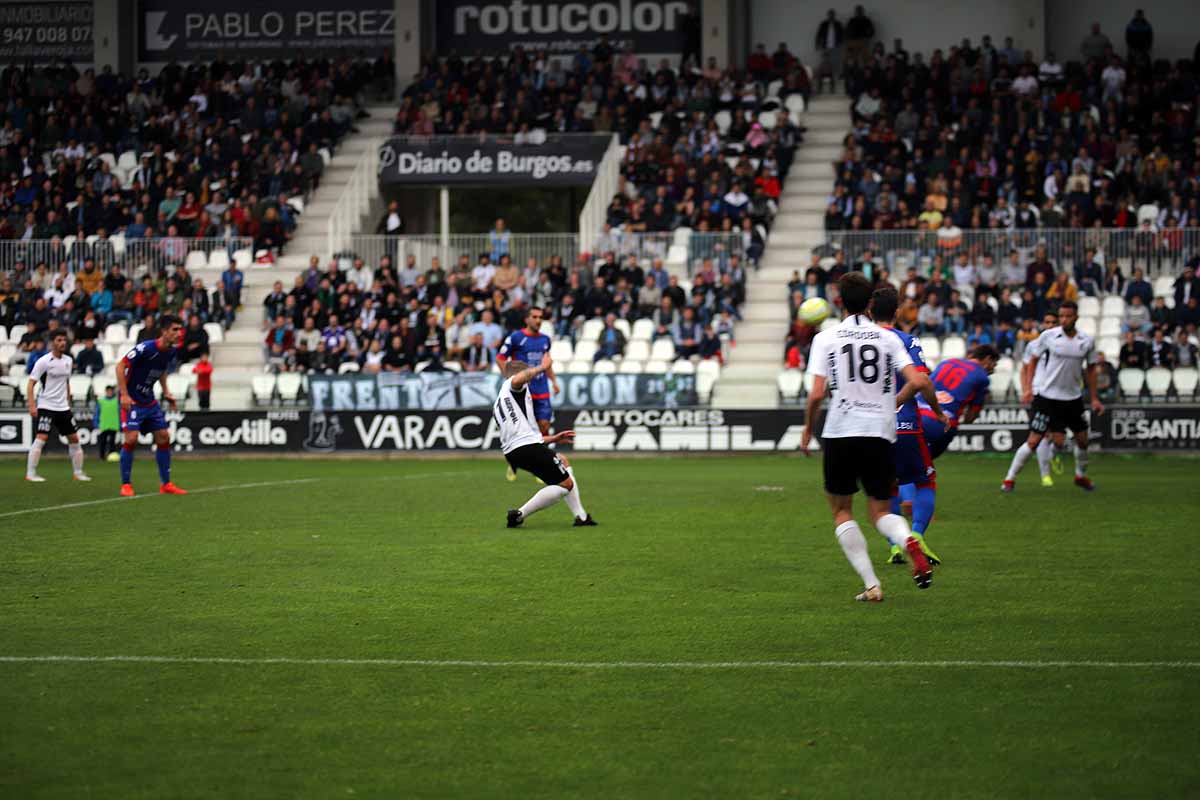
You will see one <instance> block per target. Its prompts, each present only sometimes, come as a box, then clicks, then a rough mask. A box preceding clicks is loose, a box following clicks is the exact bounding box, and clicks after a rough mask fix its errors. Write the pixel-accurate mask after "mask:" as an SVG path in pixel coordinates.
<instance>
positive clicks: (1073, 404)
mask: <svg viewBox="0 0 1200 800" xmlns="http://www.w3.org/2000/svg"><path fill="white" fill-rule="evenodd" d="M1030 414H1031V416H1030V420H1029V430H1031V431H1033V432H1034V433H1040V434H1044V433H1046V432H1050V433H1064V432H1065V431H1066V430H1067V429H1068V428H1070V429H1071V433H1079V432H1080V431H1087V429H1088V424H1087V420H1085V419H1084V418H1083V398H1082V397H1077V398H1075V399H1074V400H1051V399H1050V398H1048V397H1042V396H1041V395H1040V394H1039V395H1036V396H1035V397H1034V398H1033V406H1032V408H1030Z"/></svg>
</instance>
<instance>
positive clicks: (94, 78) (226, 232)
mask: <svg viewBox="0 0 1200 800" xmlns="http://www.w3.org/2000/svg"><path fill="white" fill-rule="evenodd" d="M375 69H376V67H375V65H373V64H371V63H369V62H351V61H347V60H342V61H337V62H329V61H311V62H310V61H295V62H291V63H284V62H275V63H254V62H237V63H226V62H223V61H220V60H217V61H214V62H211V63H207V64H192V65H190V66H187V67H184V66H181V65H179V64H174V63H172V64H168V65H167V66H165V67H164V68H163V69H162V70H161V71H160V72H159V74H158V75H157V76H154V77H152V76H151V75H150V74H149V73H148V72H147V71H146V70H145V69H142V70H140V71H139V73H138V74H137V75H136V76H133V77H130V76H126V75H123V74H118V73H113V72H112V70H111V69H110V68H108V67H105V68H104V69H103V70H102V72H101V73H100V74H99V75H97V74H95V72H94V70H92V69H90V68H89V69H87V70H85V71H83V72H82V73H81V72H80V71H79V70H78V69H76V68H75V67H73V66H71V65H70V64H64V63H54V64H51V65H49V66H46V67H29V68H24V67H19V66H8V67H6V68H4V70H3V71H2V72H0V91H2V92H3V99H2V100H0V103H2V108H0V173H2V174H3V175H4V176H6V178H7V179H6V180H4V181H3V182H0V240H17V241H30V240H53V241H55V242H56V243H59V244H60V245H61V246H60V247H58V248H55V249H54V250H52V251H50V253H49V254H47V253H46V252H43V251H42V250H38V249H36V248H34V249H29V250H23V249H21V248H20V247H14V246H5V247H4V248H3V251H2V252H0V256H2V257H3V264H2V265H0V266H2V267H3V268H8V269H11V268H12V267H13V266H14V264H15V262H16V261H18V260H21V261H31V263H28V264H26V266H28V267H29V268H30V269H34V270H36V269H37V268H38V266H39V264H38V263H37V260H41V261H45V262H46V264H47V266H48V268H49V269H51V270H56V269H58V267H59V266H60V264H61V263H63V262H66V263H68V265H69V266H70V267H71V269H72V271H75V270H78V269H80V268H81V267H82V266H83V262H84V261H85V260H86V259H87V258H93V259H94V260H95V261H96V262H97V265H98V267H99V268H101V269H103V270H106V271H107V268H108V266H109V264H110V263H113V262H115V261H119V260H121V252H122V250H123V249H129V250H130V253H131V255H134V256H136V257H138V258H142V257H143V255H144V253H145V251H143V250H140V249H138V248H122V247H115V246H114V245H113V242H112V241H111V240H112V238H113V237H115V236H118V235H119V236H121V237H122V238H123V239H124V243H126V244H127V243H131V242H134V241H137V240H142V239H152V238H154V237H169V238H170V239H174V240H180V242H179V244H178V245H177V246H178V247H179V248H180V249H181V251H182V252H183V253H186V250H187V247H186V242H185V241H184V240H187V239H190V238H195V237H212V238H225V237H233V236H239V237H241V236H244V237H250V238H252V239H253V241H254V245H255V248H256V250H268V251H272V252H277V251H278V250H280V249H281V248H282V247H283V246H284V244H285V243H286V241H287V239H288V237H289V235H290V232H291V229H292V228H294V226H295V221H296V220H295V217H296V213H297V212H296V210H295V209H294V208H293V207H292V206H291V205H289V204H288V202H287V201H288V199H289V198H291V197H297V196H299V197H304V196H306V195H307V194H308V192H309V191H310V190H311V189H313V188H314V187H315V186H316V185H317V184H318V183H319V181H320V178H321V174H322V171H323V170H324V164H325V162H324V158H323V157H322V155H321V153H320V151H321V149H327V151H332V150H333V149H334V148H335V147H336V146H337V143H338V142H339V140H340V139H341V138H342V137H343V136H344V135H345V134H346V133H347V132H349V131H351V130H352V129H353V127H354V124H355V121H356V119H357V118H358V117H359V115H361V114H362V113H364V112H363V111H362V110H361V107H360V106H359V105H358V101H357V98H358V97H359V93H360V91H361V88H362V87H363V86H364V85H367V84H368V83H369V80H370V79H371V77H372V76H373V75H374V72H375ZM118 155H122V156H124V157H123V158H121V159H120V160H118ZM68 237H72V238H74V239H76V240H77V241H76V242H74V246H68V245H67V244H66V243H65V242H66V240H67V239H68ZM88 237H97V238H93V239H92V240H91V241H87V240H88ZM0 244H3V242H2V241H0ZM162 255H163V256H164V260H163V263H171V262H172V259H171V256H173V255H175V253H173V252H166V253H162ZM32 259H36V260H32ZM18 288H21V287H18Z"/></svg>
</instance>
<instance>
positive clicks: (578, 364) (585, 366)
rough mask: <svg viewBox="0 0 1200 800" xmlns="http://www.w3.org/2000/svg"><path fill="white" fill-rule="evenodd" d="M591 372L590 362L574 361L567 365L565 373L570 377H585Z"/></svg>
mask: <svg viewBox="0 0 1200 800" xmlns="http://www.w3.org/2000/svg"><path fill="white" fill-rule="evenodd" d="M591 371H592V362H591V361H580V360H579V359H576V360H575V361H572V362H571V363H570V364H567V373H568V374H570V375H587V374H589V373H590V372H591Z"/></svg>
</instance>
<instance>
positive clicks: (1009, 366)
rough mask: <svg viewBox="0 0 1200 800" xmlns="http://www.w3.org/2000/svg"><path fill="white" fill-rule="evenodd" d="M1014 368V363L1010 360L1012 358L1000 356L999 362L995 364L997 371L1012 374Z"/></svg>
mask: <svg viewBox="0 0 1200 800" xmlns="http://www.w3.org/2000/svg"><path fill="white" fill-rule="evenodd" d="M1016 368H1017V367H1016V362H1015V361H1013V360H1012V356H1000V360H999V361H997V362H996V370H997V371H1001V370H1003V371H1004V372H1012V371H1014V370H1015V369H1016Z"/></svg>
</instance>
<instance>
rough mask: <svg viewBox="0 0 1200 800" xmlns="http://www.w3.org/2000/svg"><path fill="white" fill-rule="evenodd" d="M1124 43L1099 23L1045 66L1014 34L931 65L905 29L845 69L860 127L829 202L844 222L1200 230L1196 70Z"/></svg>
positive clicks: (830, 226)
mask: <svg viewBox="0 0 1200 800" xmlns="http://www.w3.org/2000/svg"><path fill="white" fill-rule="evenodd" d="M1127 33H1128V35H1127V51H1126V52H1125V53H1123V54H1118V52H1117V51H1116V50H1115V48H1114V47H1113V45H1112V43H1111V42H1110V41H1109V40H1108V37H1107V36H1106V35H1105V34H1104V33H1103V32H1102V31H1101V30H1100V26H1099V25H1093V26H1092V30H1091V33H1090V34H1089V35H1088V36H1087V37H1086V38H1085V39H1084V40H1083V42H1082V44H1081V47H1080V52H1079V54H1078V58H1075V59H1067V60H1066V61H1061V60H1059V59H1058V58H1057V57H1056V54H1054V53H1047V55H1046V57H1045V58H1044V59H1043V60H1041V61H1040V62H1038V61H1037V60H1036V59H1034V57H1033V55H1032V53H1031V52H1029V51H1024V52H1022V51H1020V50H1018V49H1016V48H1015V47H1014V46H1013V42H1012V40H1011V38H1010V39H1006V41H1005V43H1004V46H1002V47H997V46H996V45H994V44H993V43H992V41H991V38H990V37H988V36H984V37H983V39H982V41H981V42H980V43H979V44H978V45H976V44H973V43H972V42H971V41H970V40H968V39H964V40H963V41H962V43H961V44H960V45H958V46H954V47H950V48H949V49H948V50H947V51H942V50H936V51H934V53H933V54H932V56H931V57H930V58H929V59H928V60H926V59H924V58H923V57H922V54H920V53H913V54H909V53H908V52H907V51H906V50H904V48H903V45H902V43H901V42H899V41H898V40H897V41H896V43H895V45H894V47H893V49H892V50H891V51H890V52H888V51H886V50H885V48H884V46H883V44H882V43H877V44H875V46H874V49H873V51H872V52H871V53H870V56H869V57H865V58H863V57H856V58H855V59H854V60H853V63H850V64H848V65H847V68H846V73H845V74H846V88H847V93H848V94H849V95H850V96H851V98H852V101H851V103H850V116H851V119H852V124H853V133H852V134H850V135H849V136H847V138H846V141H845V149H844V153H843V155H842V157H841V158H840V159H839V161H838V162H836V163H835V169H836V171H837V176H836V179H835V184H834V188H833V191H832V193H831V195H830V196H829V200H828V203H827V212H826V215H825V227H826V229H827V230H828V231H830V232H836V231H858V230H865V231H872V230H873V231H888V230H896V229H899V230H906V229H920V230H926V231H937V232H938V236H939V239H940V241H942V242H943V243H945V244H947V245H948V247H949V248H950V249H953V247H954V246H955V243H956V242H957V241H959V240H961V239H962V236H963V232H964V231H968V232H969V231H972V230H978V229H992V230H997V229H1000V230H1011V229H1018V230H1019V229H1026V228H1038V227H1041V228H1091V227H1103V228H1137V229H1140V230H1143V231H1145V232H1147V233H1148V234H1151V235H1153V236H1157V237H1160V244H1161V245H1162V246H1163V247H1164V248H1167V249H1171V248H1172V247H1173V246H1176V245H1177V244H1178V242H1179V240H1180V239H1179V231H1180V229H1185V228H1192V229H1196V228H1200V205H1198V203H1200V140H1198V139H1197V114H1198V111H1200V102H1198V101H1200V68H1198V65H1197V63H1195V62H1192V61H1188V60H1180V61H1177V62H1174V63H1172V62H1169V61H1166V60H1153V59H1152V57H1151V52H1152V51H1151V44H1152V29H1150V26H1149V22H1148V21H1147V20H1145V18H1144V16H1143V15H1142V14H1141V12H1138V15H1137V16H1136V17H1135V19H1134V20H1133V21H1131V24H1130V29H1129V31H1128V32H1127Z"/></svg>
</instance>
